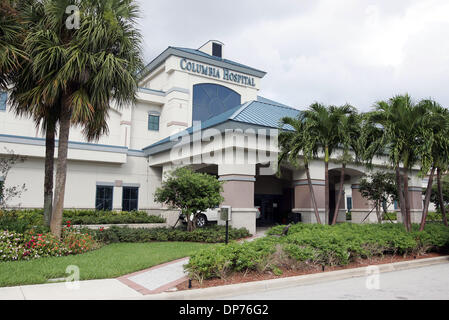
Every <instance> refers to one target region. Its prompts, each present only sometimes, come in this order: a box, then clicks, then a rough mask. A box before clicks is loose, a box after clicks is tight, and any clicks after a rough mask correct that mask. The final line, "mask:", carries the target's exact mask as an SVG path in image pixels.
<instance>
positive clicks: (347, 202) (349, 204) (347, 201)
mask: <svg viewBox="0 0 449 320" xmlns="http://www.w3.org/2000/svg"><path fill="white" fill-rule="evenodd" d="M346 204H347V207H348V211H351V210H352V197H347V198H346Z"/></svg>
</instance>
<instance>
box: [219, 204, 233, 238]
mask: <svg viewBox="0 0 449 320" xmlns="http://www.w3.org/2000/svg"><path fill="white" fill-rule="evenodd" d="M220 219H221V220H222V221H226V240H225V243H226V244H228V243H229V221H230V220H231V219H232V209H231V207H230V206H223V207H221V208H220Z"/></svg>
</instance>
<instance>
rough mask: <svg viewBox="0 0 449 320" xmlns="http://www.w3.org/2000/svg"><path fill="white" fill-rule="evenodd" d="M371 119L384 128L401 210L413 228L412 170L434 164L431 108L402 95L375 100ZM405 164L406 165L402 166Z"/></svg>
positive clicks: (409, 227)
mask: <svg viewBox="0 0 449 320" xmlns="http://www.w3.org/2000/svg"><path fill="white" fill-rule="evenodd" d="M370 121H371V122H372V123H374V124H375V125H377V126H378V127H380V128H381V130H382V132H383V138H382V141H383V142H384V144H385V149H384V151H385V152H386V153H387V154H388V156H389V158H390V161H391V163H392V164H393V167H394V169H395V172H396V183H397V185H398V193H399V199H400V200H399V201H400V208H401V214H402V217H403V221H404V225H405V228H406V230H407V231H411V213H410V199H409V189H408V180H409V177H408V172H409V171H410V170H411V168H412V167H414V166H415V165H416V164H417V163H420V164H421V168H422V172H428V170H429V169H430V165H431V163H430V162H431V156H430V154H431V146H432V141H433V135H432V131H431V130H430V129H429V128H430V120H429V117H428V112H427V108H425V107H424V106H423V105H420V104H418V105H417V104H415V103H414V102H413V101H412V99H411V98H410V96H409V95H407V94H405V95H398V96H395V97H393V98H391V99H390V100H388V101H379V102H377V103H376V104H375V111H373V112H371V113H370ZM401 164H402V168H401Z"/></svg>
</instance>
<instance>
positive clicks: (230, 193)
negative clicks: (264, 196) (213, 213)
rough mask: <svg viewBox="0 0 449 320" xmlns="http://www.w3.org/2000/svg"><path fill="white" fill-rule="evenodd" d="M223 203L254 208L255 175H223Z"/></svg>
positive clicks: (221, 179)
mask: <svg viewBox="0 0 449 320" xmlns="http://www.w3.org/2000/svg"><path fill="white" fill-rule="evenodd" d="M219 180H220V181H223V182H224V184H223V194H222V196H223V198H224V201H223V205H227V206H232V207H235V208H254V182H255V181H256V179H255V178H254V176H246V175H223V176H220V178H219Z"/></svg>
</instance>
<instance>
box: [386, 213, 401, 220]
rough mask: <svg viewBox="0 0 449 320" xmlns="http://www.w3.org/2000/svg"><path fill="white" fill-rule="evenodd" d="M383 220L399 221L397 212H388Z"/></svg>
mask: <svg viewBox="0 0 449 320" xmlns="http://www.w3.org/2000/svg"><path fill="white" fill-rule="evenodd" d="M388 218H390V219H388ZM383 220H384V221H390V220H391V221H396V220H398V213H397V212H387V213H386V214H384V216H383Z"/></svg>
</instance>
